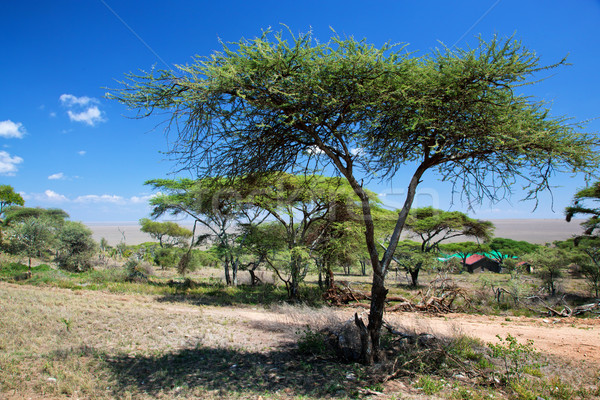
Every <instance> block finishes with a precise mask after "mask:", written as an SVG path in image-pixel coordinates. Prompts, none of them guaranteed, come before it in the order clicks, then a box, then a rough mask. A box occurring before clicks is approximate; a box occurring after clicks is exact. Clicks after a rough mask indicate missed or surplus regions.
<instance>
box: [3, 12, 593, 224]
mask: <svg viewBox="0 0 600 400" xmlns="http://www.w3.org/2000/svg"><path fill="white" fill-rule="evenodd" d="M0 15H1V16H2V23H1V24H0V52H1V56H0V59H1V60H2V61H1V62H0V147H1V148H0V183H3V184H9V185H12V186H13V187H14V188H15V190H17V191H18V192H20V193H21V194H22V195H23V197H24V198H25V200H26V205H28V206H40V207H60V208H63V209H64V210H66V211H67V212H68V213H69V214H70V215H71V218H72V219H74V220H79V221H84V222H109V221H137V220H138V219H139V218H142V217H145V216H147V214H148V211H149V209H148V207H147V201H148V196H149V195H151V192H150V191H149V188H148V187H146V186H144V185H143V183H144V181H146V180H148V179H152V178H163V177H167V174H168V173H169V172H172V171H173V169H174V165H173V164H172V163H170V162H169V161H165V160H164V156H163V155H162V154H161V153H160V151H161V150H162V151H164V150H166V149H167V142H166V138H165V136H164V134H163V131H162V128H161V127H158V128H155V127H156V126H157V125H158V124H159V123H160V122H161V119H160V118H150V119H146V120H133V119H129V118H126V116H131V115H132V113H131V112H130V111H128V110H126V109H125V107H124V106H122V105H121V104H118V103H116V102H114V101H109V100H107V99H105V98H104V95H105V93H106V92H107V88H115V87H118V84H117V83H116V80H119V79H123V74H124V73H127V72H135V71H137V70H140V69H142V70H149V69H151V68H152V67H153V66H156V67H157V68H166V67H167V66H169V67H171V66H172V65H174V64H185V63H188V62H190V61H191V57H192V56H194V55H196V54H198V55H210V54H211V53H212V52H213V51H215V50H218V49H219V42H218V40H219V38H220V39H222V40H224V41H237V40H239V39H240V38H241V37H254V36H256V35H259V34H260V32H261V29H266V28H268V27H269V26H271V27H274V28H275V29H279V27H280V24H281V23H283V24H286V25H287V26H289V27H290V28H291V30H292V31H293V32H306V31H307V30H309V29H312V30H313V32H314V34H315V36H316V37H317V38H319V39H321V40H323V41H324V40H327V39H328V38H329V37H330V35H331V31H330V27H332V28H334V29H335V30H336V32H338V33H339V34H342V35H353V36H355V37H357V38H363V37H364V38H366V39H367V41H369V42H371V43H374V44H375V45H382V44H383V43H385V42H387V41H391V42H405V43H409V49H410V50H412V51H417V54H418V55H425V54H427V53H428V52H429V50H430V49H432V48H434V47H436V46H439V45H440V44H439V43H440V42H442V43H444V44H446V45H448V46H452V45H455V44H456V45H457V46H458V47H465V46H467V45H469V44H474V43H475V39H474V37H475V36H476V35H478V34H481V35H482V37H483V38H484V39H489V38H491V37H492V35H493V34H499V35H501V36H510V35H513V34H515V37H516V38H517V39H519V40H521V41H522V42H523V43H524V44H525V45H526V46H527V47H528V48H530V49H534V50H535V51H536V52H537V53H538V55H540V57H541V60H542V62H543V63H545V64H550V63H553V62H557V61H559V60H560V59H561V58H562V57H563V56H565V55H567V54H569V62H570V63H572V64H573V65H572V66H568V67H563V68H560V69H558V70H554V71H553V72H551V73H548V74H547V75H545V76H547V77H548V79H546V80H545V81H543V82H541V83H540V84H539V85H536V86H535V87H531V88H529V89H528V93H529V94H531V95H534V96H536V97H537V98H539V99H545V100H547V101H550V102H552V113H553V114H554V115H567V116H570V117H573V118H574V119H575V120H576V121H584V120H589V119H594V118H598V117H600V101H599V100H600V74H599V73H598V65H600V51H599V50H600V24H599V23H598V21H600V1H598V0H578V1H564V0H563V1H552V0H543V1H542V0H527V1H515V0H500V1H498V0H485V1H484V0H478V1H475V0H473V1H463V0H457V1H447V0H445V1H420V2H417V1H370V2H367V1H351V0H345V1H337V0H330V1H304V2H292V1H282V0H279V1H261V2H258V1H256V2H254V1H220V2H206V1H180V0H175V1H168V2H167V1H162V2H159V1H152V0H150V1H144V2H138V1H126V0H124V1H115V0H104V1H102V0H81V1H75V0H71V1H67V0H56V1H28V0H22V1H3V2H1V3H0ZM586 130H587V131H590V132H600V120H592V121H590V122H589V123H588V125H587V128H586ZM552 183H554V184H556V185H559V186H560V187H558V188H556V189H555V190H554V211H553V210H552V208H551V200H550V197H549V196H545V197H543V199H542V202H541V203H540V206H539V207H538V209H537V210H536V211H535V212H533V211H532V209H533V204H532V203H523V202H520V201H519V199H520V194H519V191H518V188H516V189H517V190H516V193H515V194H514V196H513V197H512V198H511V199H510V201H503V202H501V203H499V204H488V203H484V204H483V205H482V206H481V207H479V208H477V209H476V210H475V212H473V211H471V212H470V214H471V215H475V216H476V217H478V218H490V219H491V218H562V210H563V209H564V207H565V206H566V205H567V204H568V203H569V202H570V200H571V197H572V195H573V193H574V192H575V190H576V189H578V188H580V187H581V186H583V185H584V181H583V177H580V176H577V177H572V176H557V177H555V179H554V180H553V182H552ZM406 185H407V177H406V176H403V175H398V176H397V178H396V179H394V180H393V181H392V182H387V183H382V184H375V183H374V184H372V186H371V187H370V188H371V189H373V190H374V191H376V192H379V193H388V194H387V195H386V196H384V197H382V199H383V200H384V202H385V203H387V204H389V205H397V204H399V201H400V199H401V196H400V195H401V193H402V188H404V187H405V186H406ZM421 193H422V194H421V196H419V197H418V198H417V205H426V204H429V203H433V204H434V205H435V206H437V207H439V208H445V209H448V208H450V196H449V186H448V185H442V184H440V183H438V182H437V181H436V179H435V176H434V175H428V176H427V177H426V180H425V181H424V182H423V183H422V185H421ZM452 208H453V209H458V210H462V211H466V205H464V204H461V203H460V201H459V199H455V201H454V205H453V206H452Z"/></svg>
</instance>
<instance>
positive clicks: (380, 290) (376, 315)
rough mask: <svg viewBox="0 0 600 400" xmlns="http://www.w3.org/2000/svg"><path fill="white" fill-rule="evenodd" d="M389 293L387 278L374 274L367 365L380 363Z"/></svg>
mask: <svg viewBox="0 0 600 400" xmlns="http://www.w3.org/2000/svg"><path fill="white" fill-rule="evenodd" d="M387 293H388V290H387V289H386V288H385V276H382V275H379V274H373V286H372V288H371V308H370V310H369V326H368V327H367V329H368V331H369V336H370V338H371V351H370V357H371V358H370V359H368V360H367V359H365V361H367V364H372V363H373V362H377V361H379V342H380V338H381V327H382V326H383V312H384V309H385V298H386V296H387ZM359 328H360V327H359ZM364 351H365V352H367V351H368V349H364ZM362 352H363V351H361V354H362Z"/></svg>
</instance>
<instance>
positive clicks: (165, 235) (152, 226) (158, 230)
mask: <svg viewBox="0 0 600 400" xmlns="http://www.w3.org/2000/svg"><path fill="white" fill-rule="evenodd" d="M140 225H141V229H140V230H141V231H142V232H146V233H148V234H149V235H150V236H151V237H153V238H154V239H157V240H158V243H159V245H160V247H164V245H165V244H166V245H167V247H172V246H175V245H176V244H179V243H181V242H182V241H184V240H185V239H189V238H191V237H192V231H190V230H189V229H187V228H184V227H183V226H180V225H179V224H177V223H176V222H172V221H165V222H158V221H152V220H150V219H148V218H142V219H140Z"/></svg>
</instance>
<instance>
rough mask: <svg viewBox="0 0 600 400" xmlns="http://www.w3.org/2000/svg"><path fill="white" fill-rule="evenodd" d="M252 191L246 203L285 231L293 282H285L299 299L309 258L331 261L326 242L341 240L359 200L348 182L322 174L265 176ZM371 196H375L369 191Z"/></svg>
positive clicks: (291, 294)
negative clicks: (344, 227)
mask: <svg viewBox="0 0 600 400" xmlns="http://www.w3.org/2000/svg"><path fill="white" fill-rule="evenodd" d="M250 188H251V189H252V190H251V194H250V195H248V196H246V197H245V199H244V200H243V201H245V202H249V203H251V204H253V205H255V206H257V207H259V208H260V209H262V210H265V211H266V212H267V213H268V215H270V216H272V217H273V218H274V219H275V220H276V221H277V222H278V223H279V224H281V226H282V227H283V229H284V232H285V235H284V236H283V237H282V238H281V240H283V241H284V242H285V243H286V245H287V249H288V251H289V255H290V260H289V264H288V266H289V272H290V279H289V280H285V279H284V281H285V282H286V287H287V289H288V294H289V297H290V298H291V299H297V298H298V288H299V286H298V285H299V284H300V282H301V281H302V280H303V279H304V277H305V275H306V273H307V271H308V267H309V265H310V263H309V261H310V260H309V258H310V256H321V257H318V258H320V260H321V261H324V262H325V263H328V262H331V259H330V257H329V255H332V253H333V252H335V250H334V249H333V248H331V247H330V248H326V246H324V242H325V241H326V240H327V238H329V239H333V237H334V236H337V237H338V238H341V237H342V235H340V233H342V232H340V231H338V232H335V231H336V230H337V229H340V228H341V226H339V225H338V224H339V223H341V222H343V221H345V222H348V221H349V220H350V219H352V218H353V214H351V213H350V212H349V210H351V209H353V208H356V207H357V203H358V199H357V197H356V195H355V194H354V192H353V190H352V188H351V187H350V185H348V182H347V181H346V180H345V179H341V178H339V177H334V178H329V177H324V176H321V175H291V174H285V173H274V174H265V175H263V176H261V177H260V178H258V179H255V180H253V182H252V183H251V186H250ZM369 196H371V197H374V194H373V193H371V192H369ZM336 233H337V235H336ZM331 244H332V246H333V243H331ZM328 252H329V254H327V253H328ZM337 256H341V253H339V252H338V253H337ZM267 261H268V259H267ZM280 277H281V276H280Z"/></svg>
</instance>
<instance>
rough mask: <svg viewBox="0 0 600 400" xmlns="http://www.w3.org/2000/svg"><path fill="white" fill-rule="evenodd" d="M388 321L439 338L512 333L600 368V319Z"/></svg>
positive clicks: (416, 317)
mask: <svg viewBox="0 0 600 400" xmlns="http://www.w3.org/2000/svg"><path fill="white" fill-rule="evenodd" d="M388 320H389V321H390V322H392V323H394V324H396V325H398V326H403V327H405V328H408V329H414V330H416V331H417V332H432V333H434V334H437V335H447V334H453V333H456V332H458V333H464V334H467V335H469V336H473V337H476V338H479V339H481V340H483V341H484V342H492V343H494V342H497V341H498V338H497V337H496V335H500V337H502V338H505V337H506V335H507V334H509V333H510V334H511V335H512V336H514V337H515V338H517V340H519V342H525V341H527V340H529V339H531V340H533V341H534V347H535V348H536V349H538V350H539V351H540V352H542V353H546V354H549V355H556V356H559V357H562V358H564V359H569V360H574V361H581V360H586V361H587V362H589V363H594V364H598V365H600V320H599V319H576V318H562V319H558V318H547V319H542V318H525V317H494V316H485V315H466V314H448V315H445V316H441V317H433V316H425V315H422V314H416V313H404V314H394V315H390V316H388Z"/></svg>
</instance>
